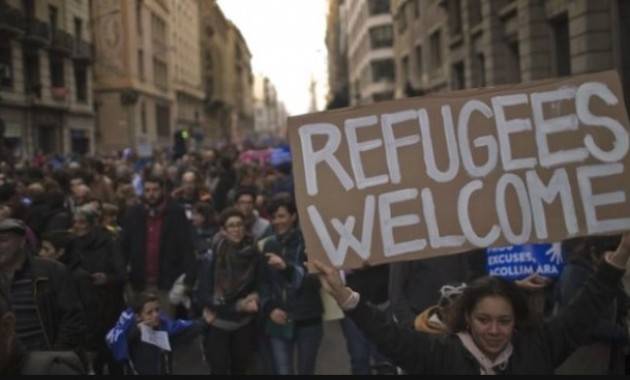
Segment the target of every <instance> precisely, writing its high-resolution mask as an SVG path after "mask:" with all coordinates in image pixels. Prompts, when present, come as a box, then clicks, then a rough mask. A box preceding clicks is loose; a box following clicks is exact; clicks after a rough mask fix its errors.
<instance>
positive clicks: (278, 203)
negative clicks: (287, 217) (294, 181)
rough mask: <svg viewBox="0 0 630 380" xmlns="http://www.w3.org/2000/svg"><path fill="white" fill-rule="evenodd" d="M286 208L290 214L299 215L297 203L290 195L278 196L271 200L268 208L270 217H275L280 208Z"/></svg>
mask: <svg viewBox="0 0 630 380" xmlns="http://www.w3.org/2000/svg"><path fill="white" fill-rule="evenodd" d="M281 207H284V208H286V209H287V211H288V212H289V214H291V215H294V214H295V213H297V208H296V206H295V201H294V200H293V197H292V196H291V195H290V194H277V195H276V196H274V197H273V198H272V199H271V202H269V206H268V207H267V212H268V213H269V215H273V214H275V213H276V211H278V209H279V208H281Z"/></svg>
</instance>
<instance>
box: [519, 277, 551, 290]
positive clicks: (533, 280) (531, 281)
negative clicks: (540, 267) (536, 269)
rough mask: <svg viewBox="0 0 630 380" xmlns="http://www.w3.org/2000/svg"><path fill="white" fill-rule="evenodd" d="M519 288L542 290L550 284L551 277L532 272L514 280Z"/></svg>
mask: <svg viewBox="0 0 630 380" xmlns="http://www.w3.org/2000/svg"><path fill="white" fill-rule="evenodd" d="M514 283H515V284H516V285H517V286H518V287H519V288H521V289H524V290H529V291H537V290H542V289H544V288H546V287H547V286H549V285H550V284H551V279H550V278H548V277H545V276H541V275H540V274H538V273H532V274H530V275H529V276H528V277H527V278H525V279H523V280H517V281H515V282H514Z"/></svg>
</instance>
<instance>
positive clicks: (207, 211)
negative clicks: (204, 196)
mask: <svg viewBox="0 0 630 380" xmlns="http://www.w3.org/2000/svg"><path fill="white" fill-rule="evenodd" d="M193 210H194V211H195V212H197V213H199V214H201V215H202V216H203V218H204V219H205V222H204V223H203V225H204V227H209V226H211V225H213V224H216V222H217V215H216V212H215V211H214V208H213V207H212V206H211V205H209V204H208V203H206V202H197V203H196V204H195V205H194V206H193Z"/></svg>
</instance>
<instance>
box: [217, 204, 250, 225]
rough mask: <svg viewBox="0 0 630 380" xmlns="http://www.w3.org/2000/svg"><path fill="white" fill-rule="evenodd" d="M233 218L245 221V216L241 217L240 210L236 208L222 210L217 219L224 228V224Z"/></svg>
mask: <svg viewBox="0 0 630 380" xmlns="http://www.w3.org/2000/svg"><path fill="white" fill-rule="evenodd" d="M235 216H237V217H239V218H241V219H242V220H245V215H243V213H242V212H241V210H239V209H237V208H234V207H230V208H227V209H225V210H223V212H222V213H221V216H220V217H219V221H220V222H221V227H224V228H225V223H227V221H228V220H229V219H230V218H232V217H235Z"/></svg>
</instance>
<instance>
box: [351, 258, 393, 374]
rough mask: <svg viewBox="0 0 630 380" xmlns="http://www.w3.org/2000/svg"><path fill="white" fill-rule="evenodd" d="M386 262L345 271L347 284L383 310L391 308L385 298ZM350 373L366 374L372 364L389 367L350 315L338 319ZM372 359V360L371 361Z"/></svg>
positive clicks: (387, 268)
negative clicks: (348, 359)
mask: <svg viewBox="0 0 630 380" xmlns="http://www.w3.org/2000/svg"><path fill="white" fill-rule="evenodd" d="M389 271H390V268H389V265H379V266H374V267H366V268H362V269H359V270H355V271H351V272H349V273H346V284H347V285H348V286H349V287H350V288H352V289H356V290H357V291H358V292H359V293H360V294H362V295H363V296H364V298H365V300H366V301H368V302H369V303H370V304H372V305H374V306H376V307H377V308H378V309H380V310H382V311H388V313H389V312H390V311H389V309H390V302H389V298H388V292H387V290H388V284H389ZM341 330H342V331H343V335H344V337H345V339H346V347H347V348H348V354H349V355H350V367H351V370H352V374H353V375H369V374H370V373H371V368H379V369H380V370H382V371H385V370H391V368H389V367H390V366H389V365H388V361H387V359H386V358H384V357H383V356H382V355H380V354H379V353H378V351H377V350H376V347H374V344H372V343H371V342H370V341H369V340H367V339H366V338H365V336H364V335H363V333H361V331H360V330H359V328H358V327H357V326H356V325H355V324H354V322H352V319H350V318H344V319H342V320H341ZM372 361H373V364H371V362H372Z"/></svg>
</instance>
